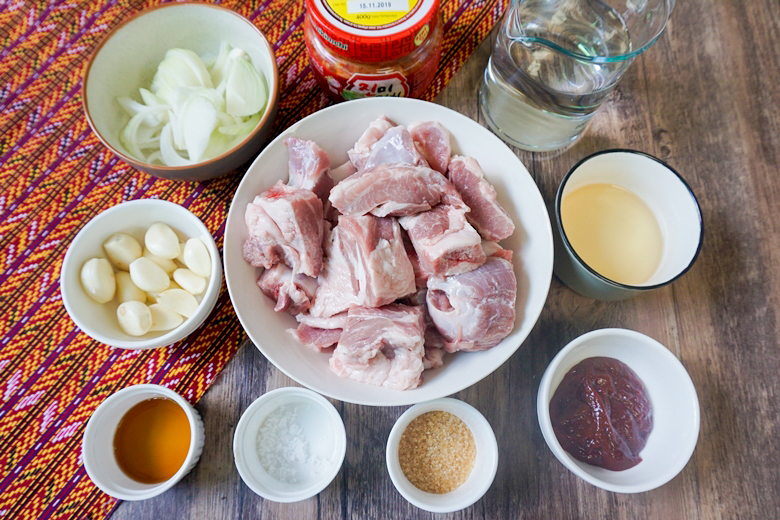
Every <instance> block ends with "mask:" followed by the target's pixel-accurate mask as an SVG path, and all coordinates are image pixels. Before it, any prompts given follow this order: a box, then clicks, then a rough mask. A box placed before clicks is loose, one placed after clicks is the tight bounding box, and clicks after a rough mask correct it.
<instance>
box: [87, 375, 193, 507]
mask: <svg viewBox="0 0 780 520" xmlns="http://www.w3.org/2000/svg"><path fill="white" fill-rule="evenodd" d="M158 397H166V398H168V399H171V400H172V401H174V402H176V404H178V405H179V406H181V408H182V410H184V413H185V414H187V420H188V421H189V423H190V449H189V450H188V451H187V458H185V459H184V464H182V466H181V468H179V471H177V472H176V474H175V475H173V476H172V477H171V478H169V479H168V480H166V481H165V482H161V483H159V484H143V483H141V482H137V481H135V480H133V479H131V478H130V477H128V476H127V475H125V473H124V472H123V471H122V470H121V469H120V468H119V464H118V463H117V461H116V457H115V456H114V434H115V433H116V429H117V426H118V425H119V421H120V420H121V419H122V417H124V415H125V414H126V413H127V412H128V410H130V408H132V407H133V406H135V405H136V404H138V403H140V402H141V401H145V400H147V399H153V398H158ZM204 440H205V435H204V432H203V421H202V420H201V418H200V415H199V414H198V412H197V411H196V410H195V408H193V407H192V405H191V404H190V403H189V402H187V400H186V399H184V398H183V397H182V396H180V395H179V394H177V393H176V392H174V391H173V390H170V389H168V388H165V387H164V386H160V385H135V386H129V387H127V388H123V389H122V390H120V391H118V392H116V393H115V394H113V395H111V396H110V397H109V398H108V399H106V400H105V401H103V402H102V403H101V404H100V406H98V407H97V410H95V412H94V413H93V414H92V417H90V419H89V422H88V423H87V427H86V429H85V430H84V437H83V439H82V442H81V451H82V455H83V458H84V468H85V469H86V471H87V475H89V478H90V479H91V480H92V482H94V483H95V485H96V486H97V487H98V488H100V490H101V491H103V492H104V493H106V494H107V495H110V496H112V497H115V498H118V499H120V500H146V499H147V498H152V497H155V496H157V495H159V494H160V493H162V492H164V491H167V490H168V489H170V488H171V487H173V486H174V485H175V484H176V483H177V482H178V481H180V480H181V479H182V478H184V476H185V475H186V474H187V473H189V472H190V470H191V469H192V468H193V467H194V466H195V464H197V462H198V460H199V459H200V454H201V452H202V451H203V442H204Z"/></svg>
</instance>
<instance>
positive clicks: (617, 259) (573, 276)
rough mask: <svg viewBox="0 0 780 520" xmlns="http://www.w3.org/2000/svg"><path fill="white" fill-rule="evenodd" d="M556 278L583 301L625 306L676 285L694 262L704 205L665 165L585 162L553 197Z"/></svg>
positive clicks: (630, 156)
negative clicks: (619, 302) (645, 294)
mask: <svg viewBox="0 0 780 520" xmlns="http://www.w3.org/2000/svg"><path fill="white" fill-rule="evenodd" d="M555 219H556V223H555V224H554V225H553V233H554V238H555V264H554V271H555V274H556V276H558V278H560V279H561V281H563V282H564V283H565V284H566V285H568V286H569V287H570V288H572V289H574V290H575V291H577V292H578V293H580V294H583V295H585V296H589V297H591V298H594V299H597V300H622V299H625V298H629V297H631V296H634V295H636V294H638V293H640V292H644V291H648V290H652V289H656V288H658V287H662V286H664V285H667V284H669V283H671V282H672V281H674V280H676V279H677V278H678V277H680V276H681V275H682V274H683V273H685V272H686V271H687V270H688V269H689V268H690V267H691V266H692V265H693V262H694V261H695V260H696V257H697V256H698V254H699V250H700V249H701V243H702V218H701V211H700V209H699V204H698V202H697V200H696V197H695V195H694V194H693V192H692V191H691V189H690V187H689V186H688V185H687V184H686V182H685V181H684V180H683V179H682V177H680V175H679V174H678V173H677V172H675V171H674V170H673V169H672V168H670V167H669V166H668V165H666V164H664V163H663V162H661V161H659V160H658V159H656V158H654V157H652V156H650V155H647V154H644V153H641V152H636V151H633V150H605V151H603V152H598V153H596V154H594V155H591V156H589V157H586V158H585V159H583V160H582V161H580V162H579V163H578V164H577V165H575V166H574V168H572V169H571V170H570V171H569V173H568V174H567V175H566V177H564V179H563V181H562V182H561V184H560V187H559V188H558V193H557V195H556V198H555Z"/></svg>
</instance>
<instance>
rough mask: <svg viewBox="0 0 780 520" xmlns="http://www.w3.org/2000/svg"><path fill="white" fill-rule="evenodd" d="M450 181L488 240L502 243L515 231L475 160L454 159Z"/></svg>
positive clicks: (469, 215) (451, 161)
mask: <svg viewBox="0 0 780 520" xmlns="http://www.w3.org/2000/svg"><path fill="white" fill-rule="evenodd" d="M448 175H449V179H450V181H451V182H452V183H453V184H454V185H455V187H456V188H457V189H458V191H459V192H460V195H461V197H463V201H464V202H465V203H466V205H467V206H468V207H469V208H471V211H470V212H469V213H468V215H466V218H468V219H469V222H471V223H472V224H473V225H474V227H475V228H477V231H479V234H480V235H482V236H483V237H484V238H485V239H486V240H494V241H498V240H503V239H505V238H506V237H508V236H509V235H511V234H512V233H513V232H514V230H515V224H514V222H512V218H511V217H510V216H509V214H508V213H507V212H506V210H505V209H504V208H502V207H501V205H500V204H499V203H498V202H497V201H496V190H495V188H493V186H491V185H490V183H488V181H486V180H485V175H484V173H483V172H482V168H480V167H479V163H478V162H477V161H476V159H473V158H471V157H460V156H457V155H456V156H454V157H453V158H452V159H451V160H450V167H449V173H448Z"/></svg>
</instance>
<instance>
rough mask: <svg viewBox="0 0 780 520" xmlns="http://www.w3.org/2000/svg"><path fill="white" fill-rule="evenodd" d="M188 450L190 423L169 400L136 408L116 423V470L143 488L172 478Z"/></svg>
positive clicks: (138, 405) (131, 409) (174, 403)
mask: <svg viewBox="0 0 780 520" xmlns="http://www.w3.org/2000/svg"><path fill="white" fill-rule="evenodd" d="M189 449H190V422H189V420H188V419H187V414H186V413H185V412H184V410H183V409H182V407H181V406H179V404H178V403H176V402H175V401H173V400H172V399H168V398H164V397H156V398H152V399H147V400H145V401H141V402H140V403H138V404H136V405H135V406H133V407H132V408H130V410H128V411H127V413H126V414H125V415H124V416H123V417H122V419H121V420H120V421H119V426H117V429H116V433H115V434H114V456H115V457H116V461H117V463H118V464H119V467H120V469H121V470H122V471H123V472H124V473H125V474H126V475H127V476H128V477H130V478H131V479H133V480H135V481H137V482H141V483H143V484H159V483H161V482H165V481H166V480H168V479H169V478H171V477H173V476H174V475H175V474H176V472H177V471H179V469H180V468H181V467H182V465H183V464H184V460H185V459H186V458H187V453H188V452H189Z"/></svg>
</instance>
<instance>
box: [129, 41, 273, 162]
mask: <svg viewBox="0 0 780 520" xmlns="http://www.w3.org/2000/svg"><path fill="white" fill-rule="evenodd" d="M214 85H216V88H214ZM139 92H140V94H141V99H142V100H143V103H139V102H138V101H136V100H133V99H131V98H129V97H121V98H118V99H117V101H118V102H119V104H120V106H121V107H122V109H123V110H124V111H125V112H127V113H128V115H130V121H129V122H128V123H127V124H126V125H125V127H124V128H123V130H122V132H121V133H120V135H119V138H120V141H121V142H122V144H123V145H124V146H125V148H126V149H127V151H128V153H130V154H131V155H133V156H135V157H136V158H137V159H139V160H142V161H146V162H155V161H156V162H160V163H162V164H165V165H167V166H186V165H190V164H194V163H196V162H200V161H203V160H206V159H210V158H213V157H216V156H218V155H221V154H223V153H225V152H226V151H228V150H229V149H231V148H233V147H234V146H236V145H237V144H238V143H240V142H241V141H243V140H244V138H245V137H246V136H247V135H248V134H249V133H251V132H252V130H253V129H254V128H255V127H256V126H257V124H258V122H259V120H260V119H261V116H262V111H263V109H264V108H265V106H266V104H267V102H268V91H267V88H266V84H265V79H264V77H263V76H262V74H261V73H259V72H258V71H257V70H256V69H255V68H254V67H253V66H252V63H251V60H250V59H249V56H248V55H247V54H246V53H245V52H244V51H243V50H241V49H234V48H232V47H231V46H230V44H228V43H227V42H222V43H221V44H220V48H219V53H218V54H217V55H216V57H213V58H212V59H210V60H208V63H206V62H204V61H203V60H201V59H200V58H199V57H198V56H197V55H196V54H195V53H194V52H192V51H189V50H186V49H171V50H169V51H168V52H167V53H166V54H165V58H164V59H163V61H162V62H161V63H160V65H159V66H158V69H157V72H156V74H155V75H154V79H153V80H152V85H151V87H150V90H147V89H143V88H142V89H139ZM146 153H148V154H149V155H148V157H147V156H146V155H145V154H146Z"/></svg>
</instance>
